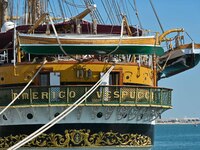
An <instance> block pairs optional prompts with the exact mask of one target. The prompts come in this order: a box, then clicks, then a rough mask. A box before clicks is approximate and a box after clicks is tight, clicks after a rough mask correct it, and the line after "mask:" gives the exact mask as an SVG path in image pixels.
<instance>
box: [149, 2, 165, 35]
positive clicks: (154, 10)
mask: <svg viewBox="0 0 200 150" xmlns="http://www.w3.org/2000/svg"><path fill="white" fill-rule="evenodd" d="M149 2H150V4H151V7H152V9H153V12H154V14H155V16H156V19H157V21H158V23H159V26H160V28H161V30H162V32H163V33H164V29H163V27H162V24H161V22H160V19H159V17H158V14H157V13H156V9H155V8H154V6H153V2H152V0H149Z"/></svg>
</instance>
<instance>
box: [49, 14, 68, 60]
mask: <svg viewBox="0 0 200 150" xmlns="http://www.w3.org/2000/svg"><path fill="white" fill-rule="evenodd" d="M49 19H50V21H51V25H52V28H53V31H54V34H55V36H56V40H57V42H58V44H59V47H60V49H61V51H62V52H63V53H64V54H65V55H66V56H67V53H66V52H65V50H64V49H63V47H62V45H61V42H60V39H59V37H58V33H57V32H56V28H55V26H54V23H53V21H52V19H51V17H50V16H49Z"/></svg>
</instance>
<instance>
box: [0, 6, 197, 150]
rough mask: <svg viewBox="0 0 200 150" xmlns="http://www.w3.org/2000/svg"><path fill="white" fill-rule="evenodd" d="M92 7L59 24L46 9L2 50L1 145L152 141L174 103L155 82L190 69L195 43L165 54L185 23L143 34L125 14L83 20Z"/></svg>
mask: <svg viewBox="0 0 200 150" xmlns="http://www.w3.org/2000/svg"><path fill="white" fill-rule="evenodd" d="M28 4H29V3H28ZM95 7H96V6H95ZM93 8H94V7H93ZM91 11H93V10H89V8H87V10H86V11H84V13H81V14H79V15H77V16H76V17H74V18H72V19H71V20H68V21H66V22H64V23H60V24H56V25H54V23H53V22H52V20H51V18H50V17H49V16H50V15H49V14H48V13H45V14H44V15H41V16H40V17H41V18H42V19H38V21H37V22H36V25H35V26H32V27H30V26H26V32H25V31H24V32H23V34H22V33H20V30H17V31H18V32H19V33H17V32H16V34H15V35H14V37H15V38H14V39H16V40H15V42H16V48H15V47H14V48H13V49H12V50H10V51H11V52H10V51H9V50H8V49H6V48H5V47H4V49H3V50H1V52H2V53H1V55H0V56H1V60H0V62H1V66H0V93H1V94H0V107H1V112H0V115H1V116H0V124H1V125H0V141H1V142H0V148H9V147H10V149H17V148H19V147H20V146H27V147H100V146H124V147H125V146H131V147H150V146H152V145H153V143H154V136H153V135H154V124H155V123H154V121H155V119H156V118H159V117H160V116H161V114H162V113H163V112H164V111H166V110H167V109H171V108H172V105H171V92H172V90H171V89H168V88H163V87H158V86H157V82H158V80H159V79H161V78H164V77H169V76H171V75H174V74H177V73H179V72H182V71H185V70H187V69H190V68H192V67H194V66H195V65H196V64H197V63H198V61H199V58H200V57H199V48H200V46H199V44H195V43H192V44H186V45H184V44H180V45H175V47H174V46H172V45H171V46H170V50H169V51H167V52H164V49H163V47H162V42H163V41H169V40H170V39H167V38H166V36H167V35H168V34H170V33H172V32H173V33H177V34H178V35H179V34H180V33H181V32H184V31H183V29H172V30H168V31H166V32H164V33H163V34H158V33H156V34H155V35H152V36H146V35H143V34H142V30H140V29H136V28H134V27H132V26H129V25H128V23H127V19H126V17H125V16H123V19H122V21H123V22H122V25H121V26H117V25H116V26H112V27H111V26H109V25H100V24H96V22H95V21H94V22H92V23H89V22H87V21H83V20H82V17H84V16H85V13H86V14H87V13H90V12H91ZM35 13H36V12H35ZM36 14H37V13H36ZM43 19H44V21H45V22H46V24H45V25H40V23H41V22H42V20H43ZM48 21H49V22H48ZM50 22H51V23H50ZM77 22H78V23H77ZM87 27H88V28H87ZM111 28H112V29H113V30H112V33H111V34H110V33H108V32H107V31H108V30H110V29H111ZM23 29H25V26H24V27H23ZM27 29H29V30H27ZM80 29H81V30H80ZM12 31H15V30H14V29H12ZM34 31H36V34H33V32H34ZM40 31H41V32H40ZM66 31H67V32H66ZM88 31H89V33H87V32H88ZM10 32H11V31H10ZM27 32H28V34H27ZM84 32H85V33H84ZM11 33H13V32H11ZM30 33H32V34H30ZM180 37H181V36H177V38H176V40H177V41H178V42H181V38H180ZM173 40H174V39H173ZM15 42H14V43H15ZM14 43H12V45H13V44H14ZM176 44H177V43H176ZM8 51H9V52H8ZM13 52H14V53H13ZM12 54H13V55H12ZM191 60H192V61H193V62H191ZM54 124H55V125H54ZM38 129H39V130H38ZM47 129H48V130H47ZM33 133H34V134H33ZM29 135H32V136H29ZM34 136H35V138H33V139H32V137H34ZM20 141H21V143H20ZM22 141H23V142H22Z"/></svg>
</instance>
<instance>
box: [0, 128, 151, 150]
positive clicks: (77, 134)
mask: <svg viewBox="0 0 200 150" xmlns="http://www.w3.org/2000/svg"><path fill="white" fill-rule="evenodd" d="M26 136H27V135H24V134H23V135H15V136H13V135H10V136H7V137H0V148H8V147H11V146H13V145H14V144H16V143H18V142H19V141H21V140H22V139H24V138H25V137H26ZM151 145H152V142H151V138H150V137H148V136H144V135H141V134H133V133H126V134H120V133H118V132H113V131H112V130H111V131H109V132H98V133H91V131H90V130H89V129H88V130H86V129H80V130H65V133H64V134H63V135H62V134H55V133H50V134H44V133H43V134H41V135H40V136H38V137H36V138H35V139H33V140H32V141H30V142H29V143H27V144H26V145H24V146H25V147H95V146H96V147H98V146H132V147H140V146H141V147H146V146H151Z"/></svg>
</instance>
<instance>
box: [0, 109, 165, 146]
mask: <svg viewBox="0 0 200 150" xmlns="http://www.w3.org/2000/svg"><path fill="white" fill-rule="evenodd" d="M63 109H64V107H50V108H47V107H46V108H16V109H10V110H8V112H7V113H5V114H4V115H2V117H1V118H0V122H1V126H0V141H1V142H0V148H8V147H11V146H13V145H15V144H16V143H18V142H19V141H21V140H22V139H24V138H25V137H26V136H28V135H30V134H31V133H33V132H34V131H36V130H37V129H39V128H40V127H42V126H43V125H44V124H45V123H47V122H49V120H52V118H54V117H56V115H58V114H59V113H58V112H60V111H61V110H63ZM156 111H157V112H161V110H160V109H158V108H147V107H146V108H140V109H138V108H137V109H136V108H132V107H79V108H78V109H76V110H75V111H73V112H71V113H70V114H69V115H68V116H67V117H65V118H64V119H63V120H61V121H60V122H59V123H58V124H56V125H54V126H53V127H51V128H50V129H48V130H47V131H45V132H43V133H42V134H40V135H39V136H38V137H36V138H35V139H33V140H31V141H30V142H28V143H26V144H25V145H23V147H101V146H102V147H104V146H111V147H116V146H120V147H127V146H128V147H151V146H152V145H153V142H154V121H152V118H155V117H156V116H155V114H154V115H153V114H151V113H150V112H156ZM162 111H163V110H162ZM16 112H18V113H16ZM10 115H12V117H8V116H10Z"/></svg>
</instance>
